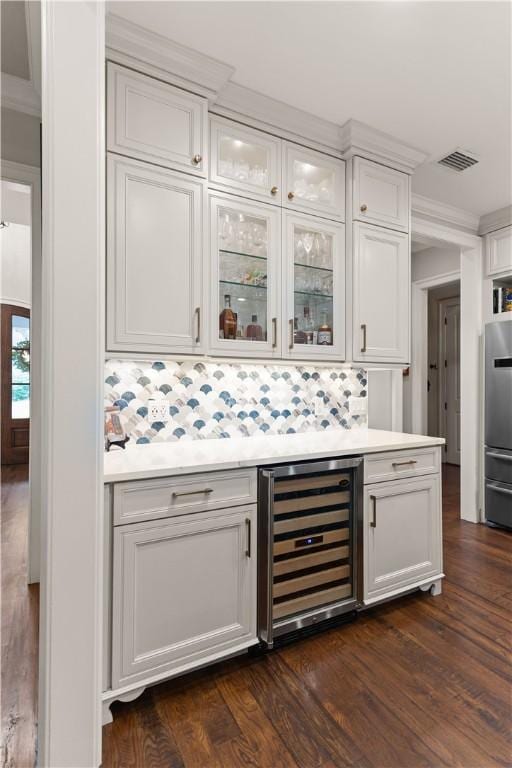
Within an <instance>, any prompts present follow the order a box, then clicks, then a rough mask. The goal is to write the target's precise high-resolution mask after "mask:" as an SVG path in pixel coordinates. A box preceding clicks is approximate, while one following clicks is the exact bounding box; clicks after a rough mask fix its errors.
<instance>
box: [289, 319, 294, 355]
mask: <svg viewBox="0 0 512 768" xmlns="http://www.w3.org/2000/svg"><path fill="white" fill-rule="evenodd" d="M288 325H289V326H290V340H289V342H288V349H293V318H291V319H290V320H288Z"/></svg>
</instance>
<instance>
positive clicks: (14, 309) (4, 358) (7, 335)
mask: <svg viewBox="0 0 512 768" xmlns="http://www.w3.org/2000/svg"><path fill="white" fill-rule="evenodd" d="M1 309H2V322H1V326H2V334H1V342H0V345H1V354H0V357H1V364H2V365H1V369H2V392H1V407H0V413H1V422H2V438H1V440H2V450H1V457H2V465H4V464H6V465H8V464H27V463H28V459H27V461H25V456H27V454H28V450H29V446H30V438H29V444H28V446H21V449H22V450H20V449H18V451H17V452H18V453H20V454H21V457H22V460H21V461H20V460H16V459H15V458H14V457H15V455H16V446H12V445H11V446H10V449H9V455H8V458H9V461H5V459H6V458H7V456H6V455H5V454H6V453H7V451H5V448H6V445H7V444H8V442H9V439H10V437H11V432H12V430H13V424H12V422H13V421H14V419H13V418H12V410H11V406H12V395H11V390H12V367H11V356H10V354H9V353H10V352H11V351H12V318H13V316H14V315H18V316H19V317H26V318H28V320H29V327H30V309H29V308H28V307H22V306H20V305H19V304H18V305H16V304H7V303H5V304H4V303H2V306H1ZM7 319H9V323H7V322H6V321H7ZM30 343H31V334H30V331H29V350H30ZM4 353H5V354H4ZM29 359H30V352H29ZM29 369H30V366H29ZM29 386H30V385H29ZM29 402H30V399H29ZM7 414H9V416H8V415H7ZM15 421H16V422H17V426H18V428H19V429H25V430H30V416H29V417H28V418H21V419H20V418H19V419H16V420H15ZM10 450H12V451H13V454H14V456H13V455H11V453H10ZM22 451H23V452H25V451H26V453H22ZM13 459H14V460H13Z"/></svg>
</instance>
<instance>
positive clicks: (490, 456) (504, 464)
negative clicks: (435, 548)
mask: <svg viewBox="0 0 512 768" xmlns="http://www.w3.org/2000/svg"><path fill="white" fill-rule="evenodd" d="M485 517H486V519H487V521H488V522H490V523H494V524H495V525H500V526H505V527H507V528H512V320H505V321H501V322H500V321H495V322H492V323H488V324H487V325H486V327H485Z"/></svg>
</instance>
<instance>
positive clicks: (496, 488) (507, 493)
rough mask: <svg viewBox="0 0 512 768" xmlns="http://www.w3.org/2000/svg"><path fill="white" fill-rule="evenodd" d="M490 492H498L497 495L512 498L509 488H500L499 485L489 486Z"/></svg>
mask: <svg viewBox="0 0 512 768" xmlns="http://www.w3.org/2000/svg"><path fill="white" fill-rule="evenodd" d="M487 488H489V490H490V491H496V493H503V494H504V495H505V496H512V491H511V490H509V489H508V488H500V487H499V486H497V485H488V486H487Z"/></svg>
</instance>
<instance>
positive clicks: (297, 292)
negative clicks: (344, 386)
mask: <svg viewBox="0 0 512 768" xmlns="http://www.w3.org/2000/svg"><path fill="white" fill-rule="evenodd" d="M283 228H284V237H283V257H284V267H283V271H284V276H283V285H284V288H283V296H284V306H285V307H286V308H287V312H286V316H285V317H286V320H287V327H286V329H285V331H284V333H283V351H284V353H285V355H287V356H288V357H294V358H298V359H320V358H321V359H326V358H328V359H336V360H340V361H341V360H344V359H345V237H344V225H343V224H336V223H335V222H329V221H322V220H321V219H319V218H317V217H314V216H305V215H303V214H298V213H291V212H285V213H284V224H283Z"/></svg>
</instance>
